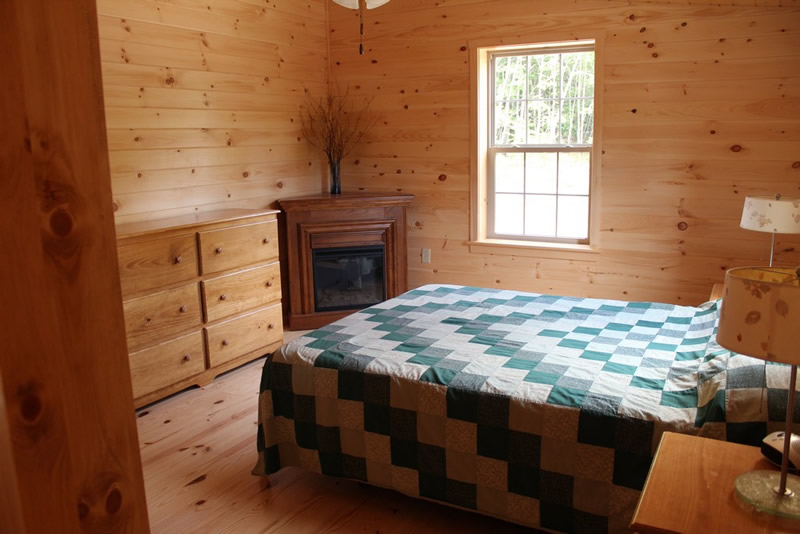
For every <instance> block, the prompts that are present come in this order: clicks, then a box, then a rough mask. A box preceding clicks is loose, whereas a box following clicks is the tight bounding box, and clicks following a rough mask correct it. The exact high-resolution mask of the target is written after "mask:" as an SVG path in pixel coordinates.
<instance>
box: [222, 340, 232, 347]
mask: <svg viewBox="0 0 800 534" xmlns="http://www.w3.org/2000/svg"><path fill="white" fill-rule="evenodd" d="M230 344H231V343H230V341H228V340H227V339H223V340H222V346H223V347H227V346H228V345H230Z"/></svg>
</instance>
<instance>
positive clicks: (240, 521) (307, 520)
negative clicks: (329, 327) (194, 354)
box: [137, 332, 531, 534]
mask: <svg viewBox="0 0 800 534" xmlns="http://www.w3.org/2000/svg"><path fill="white" fill-rule="evenodd" d="M286 334H287V338H289V337H296V336H297V335H298V334H299V333H297V332H287V333H286ZM263 365H264V359H263V358H262V359H259V360H256V361H254V362H252V363H250V364H248V365H245V366H243V367H240V368H239V369H236V370H234V371H231V372H229V373H227V374H225V375H223V376H221V377H218V378H217V379H216V380H214V382H212V383H211V384H209V385H208V386H206V387H203V388H193V389H189V390H187V391H184V392H182V393H179V394H177V395H173V396H172V397H169V398H167V399H164V400H162V401H160V402H158V403H156V404H152V405H149V406H145V407H143V408H142V409H140V410H139V411H138V412H137V415H138V418H137V422H138V429H139V441H140V444H141V454H142V462H143V465H144V477H145V489H146V493H147V504H148V512H149V515H150V523H151V528H152V531H153V532H154V533H162V532H163V533H172V532H187V533H188V532H203V533H217V532H220V533H237V534H239V533H269V534H283V533H286V534H288V533H291V534H304V533H309V534H310V533H318V532H331V533H333V532H337V533H350V532H364V533H380V534H401V533H414V534H424V533H431V534H433V533H436V534H440V533H442V532H453V531H457V532H459V533H465V534H470V533H475V534H477V533H480V532H509V533H515V532H520V533H521V532H531V530H530V529H525V528H523V527H520V526H517V525H513V524H511V523H507V522H504V521H500V520H498V519H493V518H490V517H485V516H481V515H478V514H474V513H471V512H468V511H463V510H458V509H454V508H451V507H447V506H443V505H439V504H436V503H432V502H428V501H424V500H420V499H412V498H410V497H406V496H405V495H402V494H400V493H397V492H395V491H391V490H387V489H383V488H375V487H372V486H368V485H366V484H360V483H358V482H354V481H350V480H343V479H336V478H333V477H326V476H322V475H318V474H315V473H310V472H307V471H304V470H302V469H298V468H285V469H283V470H281V471H280V472H278V473H276V474H274V475H272V476H270V482H271V486H270V487H268V488H267V487H264V484H263V480H262V479H261V478H260V477H256V476H253V475H251V474H250V471H251V470H252V468H253V466H254V465H255V462H256V426H257V418H258V414H257V411H258V405H257V396H258V387H259V382H260V376H261V369H262V367H263Z"/></svg>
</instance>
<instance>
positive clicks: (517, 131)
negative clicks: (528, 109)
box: [494, 101, 525, 145]
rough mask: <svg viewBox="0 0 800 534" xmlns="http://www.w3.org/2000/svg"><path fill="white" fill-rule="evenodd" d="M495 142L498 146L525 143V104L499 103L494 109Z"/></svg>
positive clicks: (513, 102)
mask: <svg viewBox="0 0 800 534" xmlns="http://www.w3.org/2000/svg"><path fill="white" fill-rule="evenodd" d="M494 142H495V143H496V144H498V145H520V144H523V143H525V103H524V102H515V101H502V102H497V104H496V105H495V107H494Z"/></svg>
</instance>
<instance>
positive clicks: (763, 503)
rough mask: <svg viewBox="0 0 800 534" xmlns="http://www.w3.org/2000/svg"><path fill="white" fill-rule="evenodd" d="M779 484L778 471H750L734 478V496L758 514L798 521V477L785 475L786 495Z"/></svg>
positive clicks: (799, 497) (799, 490)
mask: <svg viewBox="0 0 800 534" xmlns="http://www.w3.org/2000/svg"><path fill="white" fill-rule="evenodd" d="M780 483H781V474H780V472H779V471H750V472H748V473H743V474H741V475H739V476H738V477H737V478H736V494H737V495H738V496H739V498H740V499H742V500H743V501H744V502H745V503H747V504H749V505H750V506H752V507H753V508H755V509H756V510H758V511H759V512H764V513H767V514H772V515H776V516H779V517H786V518H789V519H798V520H800V477H797V476H795V475H787V478H786V492H787V493H786V495H780V494H779V493H778V487H779V486H780Z"/></svg>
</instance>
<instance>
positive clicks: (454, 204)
mask: <svg viewBox="0 0 800 534" xmlns="http://www.w3.org/2000/svg"><path fill="white" fill-rule="evenodd" d="M690 4H691V5H690ZM703 4H706V5H703ZM708 4H718V3H717V2H713V3H712V2H695V1H692V2H609V1H601V0H572V1H560V0H439V1H433V0H394V1H392V2H390V3H388V4H386V5H385V6H383V7H381V8H378V9H375V10H370V11H367V13H366V24H365V30H366V37H365V48H366V53H365V55H364V56H359V55H358V17H357V12H355V11H352V10H347V9H343V8H341V7H339V6H333V5H332V6H331V7H330V10H329V18H330V22H329V24H330V34H329V35H330V54H331V59H330V70H331V78H332V79H333V80H336V81H337V82H338V83H339V84H340V85H342V86H349V87H350V88H351V90H354V91H355V92H356V93H358V94H364V95H367V96H369V97H373V98H374V100H373V109H374V111H375V112H376V113H378V114H380V116H381V121H380V122H379V124H378V126H377V127H376V128H375V129H374V130H373V131H372V132H370V134H369V136H368V139H367V142H366V143H365V144H363V145H362V146H360V147H359V148H358V149H357V150H356V151H355V152H354V153H353V154H351V155H350V156H349V157H348V158H347V161H346V162H344V164H343V189H344V190H354V189H371V190H375V189H381V190H386V191H403V192H407V193H413V194H414V195H416V198H415V200H414V202H413V203H412V205H411V207H410V211H409V229H408V231H409V239H408V242H409V283H410V285H411V286H412V287H413V286H418V285H421V284H425V283H430V282H442V283H457V284H468V285H479V286H489V287H502V288H514V289H520V290H530V291H538V292H546V293H557V294H568V295H576V296H594V297H605V298H621V299H632V300H660V301H666V302H674V303H687V304H689V303H691V304H695V303H698V302H702V301H703V300H705V299H706V297H707V296H708V294H709V292H710V290H711V286H712V285H713V284H714V283H716V282H720V281H721V280H722V278H723V276H724V272H725V270H726V269H727V268H730V267H733V266H737V265H746V264H764V263H766V262H767V261H768V255H769V235H768V234H762V233H756V232H749V231H746V230H742V229H740V228H739V219H740V217H741V211H742V207H743V203H744V198H745V196H746V195H754V194H772V193H775V192H781V193H783V194H784V195H790V196H800V5H799V4H798V3H797V2H794V1H760V0H758V1H753V0H751V1H732V2H727V3H726V4H727V5H708ZM587 35H593V36H599V38H600V40H601V41H602V46H603V55H602V57H603V58H604V59H603V64H602V70H603V79H602V108H601V109H600V110H599V111H598V115H599V117H600V119H599V124H598V127H599V134H600V136H599V138H600V143H601V148H602V150H603V152H604V153H603V154H602V156H601V161H600V165H601V167H600V168H601V171H600V177H599V184H597V187H596V188H595V192H596V193H597V194H599V198H600V203H599V217H598V224H599V230H600V232H599V240H598V242H597V251H596V252H595V253H570V252H562V251H551V250H544V251H527V250H518V249H514V250H512V251H504V253H499V252H500V251H499V250H497V249H484V248H481V249H480V252H478V251H476V250H475V249H473V250H472V251H471V250H470V248H469V246H468V245H467V244H466V243H467V241H468V240H469V239H470V233H469V229H470V221H469V210H470V143H471V139H472V135H471V132H470V104H471V102H470V74H469V72H470V70H469V53H470V52H469V47H470V43H471V42H480V43H481V44H488V43H489V42H496V43H497V44H500V43H501V42H502V40H503V39H515V40H519V39H530V41H531V42H535V41H537V39H538V40H541V39H546V40H553V39H561V40H568V39H574V38H581V37H585V36H587ZM596 163H597V162H596ZM422 248H430V249H432V262H431V263H430V264H423V263H421V254H420V253H421V249H422ZM776 257H777V261H779V262H781V263H784V264H790V265H791V264H795V265H796V264H800V238H798V237H797V236H794V237H793V238H792V237H791V236H778V246H777V252H776Z"/></svg>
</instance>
